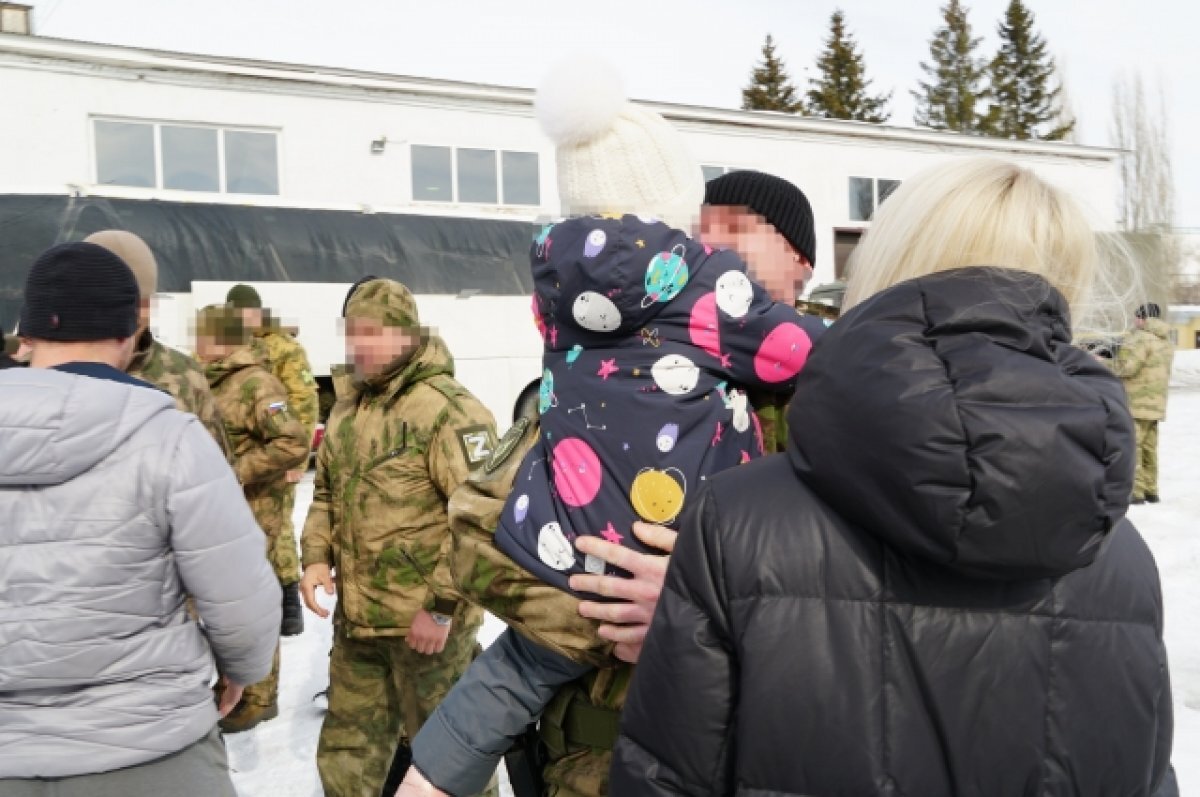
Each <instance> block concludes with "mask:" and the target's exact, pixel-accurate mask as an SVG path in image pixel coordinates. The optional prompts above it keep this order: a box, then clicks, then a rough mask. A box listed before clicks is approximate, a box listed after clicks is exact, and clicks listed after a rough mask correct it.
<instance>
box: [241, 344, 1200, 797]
mask: <svg viewBox="0 0 1200 797" xmlns="http://www.w3.org/2000/svg"><path fill="white" fill-rule="evenodd" d="M1175 370H1176V374H1175V378H1174V379H1173V380H1172V383H1173V384H1175V385H1178V387H1177V388H1175V389H1173V390H1172V393H1171V398H1170V405H1169V407H1168V420H1167V421H1166V422H1165V423H1164V424H1163V425H1162V426H1161V428H1160V441H1161V442H1160V446H1161V452H1160V459H1161V465H1160V468H1161V470H1160V485H1159V487H1160V491H1161V494H1162V499H1163V502H1162V503H1161V504H1157V505H1149V504H1148V505H1144V506H1136V507H1132V508H1131V510H1130V513H1129V515H1130V518H1131V519H1132V520H1133V522H1134V523H1135V524H1136V525H1137V526H1138V528H1139V529H1140V530H1141V532H1142V534H1143V535H1144V536H1145V538H1146V541H1147V542H1148V543H1149V545H1150V547H1151V549H1152V550H1153V551H1154V555H1155V558H1156V559H1157V560H1158V566H1159V571H1160V572H1161V574H1162V582H1163V594H1164V601H1165V604H1166V623H1167V625H1166V637H1167V645H1168V650H1169V654H1170V662H1171V677H1172V681H1173V686H1174V696H1175V745H1174V750H1175V752H1174V756H1173V759H1174V762H1175V767H1176V770H1177V771H1178V774H1179V785H1180V791H1181V793H1182V794H1185V795H1187V794H1200V351H1198V352H1181V353H1179V354H1178V355H1177V358H1176V366H1175ZM311 495H312V483H311V481H310V480H306V481H305V483H304V484H303V485H302V486H301V493H300V496H299V500H297V502H296V503H297V506H296V528H297V529H300V528H302V526H303V521H304V513H305V511H306V509H307V506H308V501H309V500H310V499H311ZM305 623H306V626H305V631H304V634H303V635H301V636H299V637H293V638H290V639H285V640H283V667H282V678H281V689H280V700H279V717H278V718H277V719H275V720H272V721H270V722H267V723H264V724H263V725H260V726H259V727H258V728H256V729H254V730H253V731H250V732H248V733H243V734H239V735H236V736H231V737H228V746H229V758H230V764H231V766H232V767H233V769H234V781H235V783H236V784H237V787H238V792H239V794H240V795H242V797H284V796H285V795H286V797H320V795H321V794H322V791H321V785H320V781H319V780H318V778H317V770H316V764H315V755H316V749H317V735H318V733H319V731H320V727H321V717H322V711H323V706H324V704H323V702H321V701H318V700H314V696H315V695H317V694H318V693H319V692H321V691H322V690H323V689H324V688H325V686H326V682H327V672H326V668H327V664H328V654H329V648H330V644H331V638H332V631H331V628H330V624H329V623H328V622H325V621H322V620H319V619H317V618H316V617H315V616H313V615H311V614H307V615H306V617H305ZM500 630H501V625H500V623H499V622H497V621H495V620H494V619H492V618H489V620H488V622H487V623H486V624H485V625H484V629H483V632H482V633H481V639H482V640H483V641H484V643H485V644H486V643H488V642H491V640H492V639H494V638H495V636H496V635H497V634H498V633H499V631H500ZM505 794H506V795H510V794H511V792H510V791H508V790H507V789H505Z"/></svg>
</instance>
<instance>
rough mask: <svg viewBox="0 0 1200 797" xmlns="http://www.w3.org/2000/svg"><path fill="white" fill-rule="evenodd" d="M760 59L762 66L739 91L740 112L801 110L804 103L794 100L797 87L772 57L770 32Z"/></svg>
mask: <svg viewBox="0 0 1200 797" xmlns="http://www.w3.org/2000/svg"><path fill="white" fill-rule="evenodd" d="M762 57H763V60H762V63H760V64H759V65H758V66H756V67H754V70H753V71H752V72H751V73H750V85H748V86H746V88H744V89H742V109H743V110H747V111H783V112H784V113H799V112H800V111H802V110H804V103H802V102H801V101H800V100H799V99H797V97H796V87H795V86H793V85H792V81H791V78H789V77H788V74H787V69H786V67H785V66H784V64H783V59H781V58H780V57H779V56H777V55H776V54H775V40H774V39H772V38H771V35H770V34H769V33H768V34H767V40H766V41H765V42H763V47H762Z"/></svg>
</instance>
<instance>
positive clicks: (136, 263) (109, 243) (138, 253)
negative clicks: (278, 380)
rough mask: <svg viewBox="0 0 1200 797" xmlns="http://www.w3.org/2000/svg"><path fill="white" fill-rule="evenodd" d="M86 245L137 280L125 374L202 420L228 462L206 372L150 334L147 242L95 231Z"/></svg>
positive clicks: (154, 271) (153, 269) (151, 273)
mask: <svg viewBox="0 0 1200 797" xmlns="http://www.w3.org/2000/svg"><path fill="white" fill-rule="evenodd" d="M86 241H87V243H92V244H97V245H98V246H103V247H104V248H105V249H107V250H109V251H110V252H112V253H114V254H115V255H117V257H119V258H121V259H122V260H124V261H125V263H126V265H128V266H129V269H130V271H132V272H133V275H134V277H136V278H137V283H138V290H139V291H140V293H141V305H140V308H139V315H138V331H137V345H136V348H135V349H134V353H133V359H132V360H131V361H130V363H129V367H128V368H127V369H126V373H128V374H129V375H130V376H132V377H135V378H137V379H141V380H142V381H143V382H149V383H150V384H152V385H154V386H155V387H157V388H158V389H159V390H162V391H164V392H166V393H169V394H170V395H171V397H172V398H174V399H175V406H176V407H178V408H179V409H180V410H182V411H183V412H190V413H191V414H193V415H195V416H196V417H197V418H199V419H200V422H201V423H202V424H204V428H205V429H207V430H208V433H209V434H211V435H212V437H213V440H216V441H217V445H219V446H220V447H221V450H222V451H223V452H224V453H225V457H226V459H230V460H231V461H232V456H233V452H232V449H231V448H230V446H229V440H228V439H227V438H226V435H225V427H224V425H223V424H222V423H221V416H220V413H219V412H218V411H217V405H216V402H215V401H213V396H212V392H211V391H210V390H209V387H208V380H207V379H205V378H204V370H203V369H202V368H201V367H200V365H199V363H197V362H196V361H195V360H193V359H192V358H191V357H189V356H187V355H186V354H184V353H183V352H180V351H176V350H175V349H172V348H170V347H168V346H164V345H163V344H161V343H159V342H158V341H157V340H155V339H154V335H153V333H151V332H150V298H151V297H152V296H153V295H154V293H155V292H156V291H157V290H158V262H157V261H155V259H154V253H153V252H151V251H150V247H149V246H147V245H146V243H145V241H143V240H142V239H141V238H139V237H137V236H136V235H134V234H133V233H131V232H126V231H124V230H105V231H103V232H98V233H95V234H93V235H89V236H88V237H87V239H86Z"/></svg>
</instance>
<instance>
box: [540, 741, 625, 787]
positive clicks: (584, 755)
mask: <svg viewBox="0 0 1200 797" xmlns="http://www.w3.org/2000/svg"><path fill="white" fill-rule="evenodd" d="M611 766H612V751H611V750H597V749H594V748H590V747H589V748H586V749H584V750H579V751H577V752H574V753H568V754H567V755H565V756H563V757H562V758H560V759H558V760H557V761H552V762H550V763H549V764H547V765H546V769H545V770H544V771H543V773H542V777H543V779H544V780H545V782H546V797H607V795H608V770H609V768H610V767H611Z"/></svg>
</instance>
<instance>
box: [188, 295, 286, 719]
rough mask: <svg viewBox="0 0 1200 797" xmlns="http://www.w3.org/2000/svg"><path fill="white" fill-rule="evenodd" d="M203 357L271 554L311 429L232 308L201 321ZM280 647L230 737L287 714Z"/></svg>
mask: <svg viewBox="0 0 1200 797" xmlns="http://www.w3.org/2000/svg"><path fill="white" fill-rule="evenodd" d="M196 352H197V354H198V355H199V357H200V359H201V360H202V361H203V362H204V364H205V373H206V374H207V376H208V379H209V383H210V385H211V386H212V391H213V396H214V397H215V398H216V401H217V406H218V408H219V410H220V412H221V417H222V419H223V420H224V423H225V427H226V431H227V432H228V434H229V439H230V442H231V443H232V445H233V452H234V457H235V459H234V472H235V473H236V474H237V477H238V481H240V482H241V483H242V490H243V491H244V493H245V495H246V501H247V502H248V503H249V504H250V509H251V511H252V512H253V513H254V519H255V520H257V521H258V525H259V526H260V527H261V528H262V530H263V533H264V534H266V539H265V540H264V541H263V544H264V546H265V547H266V550H267V552H268V553H269V552H270V551H271V550H273V549H274V548H275V547H276V545H275V544H276V542H277V538H278V537H279V536H280V535H281V534H282V533H283V529H284V523H283V520H284V518H285V517H286V511H287V510H286V496H287V493H288V492H289V487H290V486H291V485H289V483H288V481H287V473H288V471H290V470H292V469H294V468H297V467H299V466H300V465H301V464H302V463H303V462H304V460H305V458H306V457H307V456H308V448H309V443H308V437H307V435H306V433H305V430H304V426H303V424H301V423H300V421H299V420H298V419H297V418H296V417H295V416H294V415H293V414H292V412H291V409H290V407H289V406H288V397H287V391H286V390H284V387H283V385H282V384H280V382H279V380H277V379H276V378H275V377H274V376H272V375H271V373H270V372H269V371H268V370H267V369H266V367H265V366H264V365H263V362H262V359H261V356H260V353H259V350H258V348H257V347H254V346H252V345H251V334H250V330H249V329H247V328H246V327H245V325H244V324H243V323H242V320H241V318H240V317H239V316H238V315H237V314H236V313H235V312H234V311H233V310H231V309H230V308H228V307H223V306H219V305H214V306H212V307H206V308H205V309H204V310H201V311H200V313H199V314H198V315H197V319H196ZM278 698H279V650H278V648H276V650H275V661H274V664H273V665H272V667H271V673H270V675H268V676H267V678H266V679H265V680H263V681H260V682H258V683H257V684H253V685H252V686H247V687H246V691H245V693H244V694H243V696H242V700H241V702H240V703H239V704H238V705H237V707H236V708H235V709H234V710H233V711H232V712H230V714H229V715H228V716H227V717H225V719H223V720H221V723H220V725H221V730H222V731H224V732H225V733H240V732H241V731H247V730H250V729H251V728H253V727H254V726H256V725H258V724H259V723H260V722H264V721H266V720H269V719H273V718H274V717H276V716H278V714H279V702H278Z"/></svg>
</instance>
